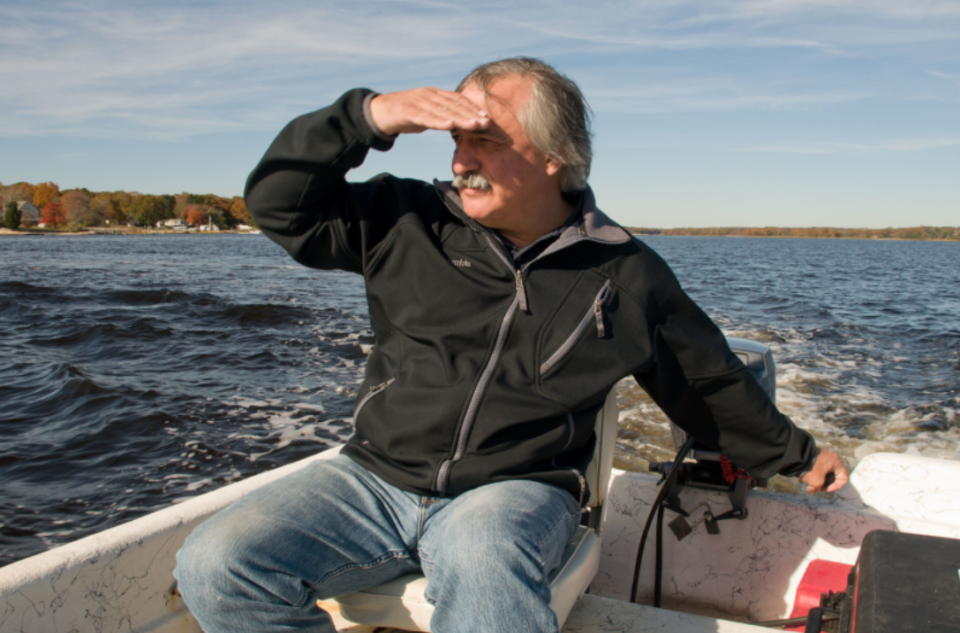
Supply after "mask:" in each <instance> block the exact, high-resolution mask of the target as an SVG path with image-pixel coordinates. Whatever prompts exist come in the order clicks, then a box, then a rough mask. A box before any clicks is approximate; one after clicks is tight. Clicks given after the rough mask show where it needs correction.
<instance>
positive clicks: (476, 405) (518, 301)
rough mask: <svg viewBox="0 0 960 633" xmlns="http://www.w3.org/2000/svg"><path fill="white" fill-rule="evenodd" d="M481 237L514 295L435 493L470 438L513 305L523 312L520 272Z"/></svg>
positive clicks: (443, 486) (524, 302) (441, 491)
mask: <svg viewBox="0 0 960 633" xmlns="http://www.w3.org/2000/svg"><path fill="white" fill-rule="evenodd" d="M484 237H486V238H487V241H488V242H489V243H490V247H491V248H493V252H495V253H496V254H497V256H498V257H500V259H501V260H503V263H504V264H506V265H507V268H509V269H510V270H511V271H513V274H514V277H515V278H516V280H517V294H516V296H515V297H514V298H513V302H512V303H511V304H510V307H509V308H507V313H506V314H505V315H503V321H501V322H500V330H499V331H498V332H497V341H496V343H495V344H494V346H493V353H492V354H490V358H489V359H488V360H487V364H486V365H484V367H483V370H482V371H481V372H480V380H478V381H477V386H476V387H474V389H473V393H471V394H470V404H469V405H467V412H466V414H464V416H463V421H462V422H461V423H460V428H459V430H458V433H457V446H456V449H455V450H454V452H453V457H451V458H450V459H447V460H444V461H443V463H442V464H440V470H439V471H438V472H437V480H436V483H435V484H434V489H435V490H436V491H437V493H438V494H439V495H443V494H444V493H445V492H446V488H447V477H448V475H449V474H450V468H451V467H452V466H453V465H454V464H455V463H456V462H458V461H460V460H461V459H463V454H464V452H465V451H466V449H467V440H468V439H469V437H470V431H471V429H472V428H473V423H474V422H475V421H476V419H477V413H478V412H479V410H480V400H481V398H482V397H483V393H484V392H485V391H486V388H487V383H489V382H490V377H491V376H492V375H493V370H494V368H495V367H496V365H497V362H498V361H499V360H500V354H501V353H502V352H503V346H504V344H505V343H506V341H507V333H508V332H509V331H510V324H511V323H512V322H513V317H514V315H516V313H517V308H520V309H522V310H524V311H526V308H527V296H526V290H525V289H524V287H523V273H522V271H521V270H520V269H518V268H516V267H515V266H514V265H513V263H512V262H511V261H510V260H509V259H508V258H507V256H506V255H504V254H503V253H501V252H500V249H498V248H497V247H496V245H495V244H494V243H493V240H492V239H491V238H490V236H489V235H487V234H484Z"/></svg>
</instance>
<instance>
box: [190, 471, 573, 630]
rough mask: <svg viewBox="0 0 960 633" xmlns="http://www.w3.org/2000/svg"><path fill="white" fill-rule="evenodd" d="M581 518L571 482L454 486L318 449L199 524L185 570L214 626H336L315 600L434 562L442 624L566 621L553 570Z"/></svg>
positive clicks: (428, 569)
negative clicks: (556, 604)
mask: <svg viewBox="0 0 960 633" xmlns="http://www.w3.org/2000/svg"><path fill="white" fill-rule="evenodd" d="M579 519H580V508H578V507H577V502H576V500H575V499H574V498H573V497H572V496H571V495H570V493H568V492H566V491H564V490H562V489H560V488H557V487H555V486H551V485H549V484H543V483H538V482H533V481H505V482H498V483H493V484H488V485H485V486H481V487H480V488H477V489H475V490H471V491H469V492H466V493H464V494H461V495H459V496H456V497H444V498H436V497H422V496H420V495H416V494H412V493H409V492H404V491H402V490H400V489H398V488H395V487H393V486H391V485H390V484H388V483H386V482H385V481H383V480H382V479H380V478H379V477H377V476H375V475H373V474H372V473H370V472H369V471H367V470H366V469H364V468H362V467H361V466H359V465H357V464H356V463H354V462H353V461H352V460H351V459H349V458H347V457H345V456H337V457H335V458H333V459H331V460H321V461H317V462H314V463H312V464H310V465H309V466H307V467H306V468H304V469H303V470H300V471H298V472H296V473H293V474H291V475H288V476H287V477H284V478H283V479H280V480H278V481H275V482H272V483H270V484H268V485H266V486H264V487H262V488H259V489H258V490H256V491H254V492H252V493H250V494H249V495H247V496H245V497H243V498H242V499H240V500H239V501H237V502H236V503H234V504H233V505H231V506H229V507H228V508H226V509H224V510H223V511H221V512H220V513H218V514H216V515H214V516H213V517H211V518H210V519H208V520H207V521H206V522H204V523H202V524H201V525H200V526H199V527H197V528H196V529H195V530H194V531H193V533H192V534H191V535H190V536H189V537H188V538H187V541H186V543H184V545H183V548H182V549H181V550H180V552H179V553H178V554H177V569H176V571H175V572H174V576H176V578H177V582H178V586H179V589H180V592H181V594H182V595H183V598H184V600H185V601H186V603H187V606H188V607H189V608H190V611H191V612H192V613H193V615H194V616H195V617H196V618H197V620H198V621H199V622H200V625H201V626H202V627H203V629H204V630H205V631H206V632H207V633H220V632H226V631H231V632H240V631H251V632H252V631H257V632H258V633H262V632H269V631H317V632H321V631H322V632H324V633H332V632H333V631H334V628H333V625H332V623H331V621H330V618H329V617H328V616H327V615H326V613H324V612H323V611H322V610H321V609H320V608H319V607H317V605H316V601H317V599H318V598H320V599H326V598H333V597H336V596H340V595H343V594H346V593H350V592H353V591H357V590H360V589H364V588H367V587H371V586H373V585H377V584H380V583H383V582H386V581H388V580H392V579H394V578H397V577H398V576H402V575H404V574H409V573H413V572H418V571H420V570H421V569H422V571H423V573H424V575H426V577H427V579H428V587H427V592H426V593H427V595H426V597H427V599H428V600H429V601H430V602H431V603H433V605H434V607H435V610H434V615H433V619H432V620H431V624H430V628H431V630H432V631H435V632H440V633H454V632H456V631H464V632H468V631H469V632H470V633H478V632H488V631H489V632H494V631H510V632H511V633H513V632H516V631H524V632H525V633H533V632H536V631H552V632H556V631H558V630H559V627H558V626H557V619H556V616H555V615H554V613H553V611H551V610H550V606H549V601H550V587H549V584H548V582H547V577H548V575H549V573H550V572H551V571H552V570H553V569H554V568H555V567H556V566H557V565H558V564H559V562H560V557H561V555H562V553H563V549H564V546H565V545H566V543H567V541H568V540H569V539H570V537H571V536H572V535H573V532H574V530H575V529H576V527H577V524H578V523H579Z"/></svg>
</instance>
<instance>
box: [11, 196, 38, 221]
mask: <svg viewBox="0 0 960 633" xmlns="http://www.w3.org/2000/svg"><path fill="white" fill-rule="evenodd" d="M17 210H18V211H19V212H20V224H23V225H24V226H37V225H38V224H40V209H38V208H37V207H36V206H35V205H34V204H33V203H32V202H27V201H26V200H21V201H20V202H18V203H17Z"/></svg>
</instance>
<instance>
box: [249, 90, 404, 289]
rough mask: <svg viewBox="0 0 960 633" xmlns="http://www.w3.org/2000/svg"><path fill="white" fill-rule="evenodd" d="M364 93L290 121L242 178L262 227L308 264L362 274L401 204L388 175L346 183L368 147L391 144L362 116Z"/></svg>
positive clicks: (346, 96)
mask: <svg viewBox="0 0 960 633" xmlns="http://www.w3.org/2000/svg"><path fill="white" fill-rule="evenodd" d="M368 94H370V91H369V90H366V89H357V90H351V91H349V92H347V93H346V94H344V95H343V96H342V97H340V98H339V99H338V100H337V101H336V103H334V104H333V105H331V106H328V107H326V108H323V109H322V110H318V111H316V112H311V113H310V114H305V115H303V116H301V117H298V118H296V119H294V120H293V121H291V122H290V123H289V124H287V126H286V127H284V129H283V131H281V132H280V134H279V135H278V136H277V138H276V139H275V140H274V141H273V143H272V144H271V145H270V148H269V149H267V152H266V154H264V156H263V158H262V159H261V160H260V163H259V164H258V165H257V166H256V168H255V169H254V170H253V172H252V173H251V174H250V177H249V178H248V179H247V184H246V189H245V192H244V197H245V199H246V203H247V207H248V208H249V209H250V211H251V213H252V214H253V217H254V218H255V219H256V221H257V225H258V226H259V228H260V229H261V230H263V232H264V233H265V234H266V235H267V236H268V237H270V239H272V240H273V241H275V242H277V243H278V244H280V245H281V246H282V247H283V248H285V249H286V250H287V252H289V253H290V254H291V255H292V256H293V258H294V259H296V260H297V261H298V262H300V263H302V264H305V265H307V266H311V267H314V268H337V269H342V270H348V271H352V272H358V273H360V272H362V271H363V264H364V261H366V255H367V253H368V252H369V250H370V249H371V248H373V247H375V245H376V244H377V243H378V242H379V241H380V240H382V239H383V238H384V236H385V235H386V233H387V232H389V230H390V228H391V227H392V226H393V225H394V224H395V222H396V218H397V215H398V213H399V202H398V201H397V199H396V195H395V194H396V191H395V189H394V188H391V187H389V186H386V185H385V184H384V180H385V178H380V179H379V180H378V179H374V180H371V181H370V182H367V183H347V181H346V174H347V171H349V170H350V169H353V168H355V167H358V166H360V165H361V164H362V163H363V161H364V159H365V158H366V155H367V152H368V151H369V149H370V148H371V147H373V148H375V149H378V150H382V151H386V150H388V149H390V148H391V147H392V146H393V141H392V140H387V139H385V138H383V137H382V136H381V135H378V134H377V133H376V132H375V131H374V130H373V129H372V128H371V127H370V125H369V124H368V123H367V122H366V119H365V118H364V114H363V101H364V98H365V97H366V96H367V95H368Z"/></svg>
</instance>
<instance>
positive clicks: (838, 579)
mask: <svg viewBox="0 0 960 633" xmlns="http://www.w3.org/2000/svg"><path fill="white" fill-rule="evenodd" d="M851 569H853V565H844V564H843V563H834V562H832V561H829V560H820V559H819V558H818V559H816V560H812V561H810V564H809V565H807V571H805V572H803V578H801V579H800V586H799V587H797V595H796V597H795V598H794V600H793V611H792V612H791V613H790V616H789V617H791V618H805V617H807V614H808V613H810V609H816V608H817V607H819V606H820V594H822V593H827V592H828V591H833V592H834V593H837V592H839V591H844V590H846V588H847V575H848V574H849V573H850V570H851ZM804 628H805V627H804V625H802V624H800V625H797V626H788V627H787V628H786V629H785V630H787V631H803V629H804Z"/></svg>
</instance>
